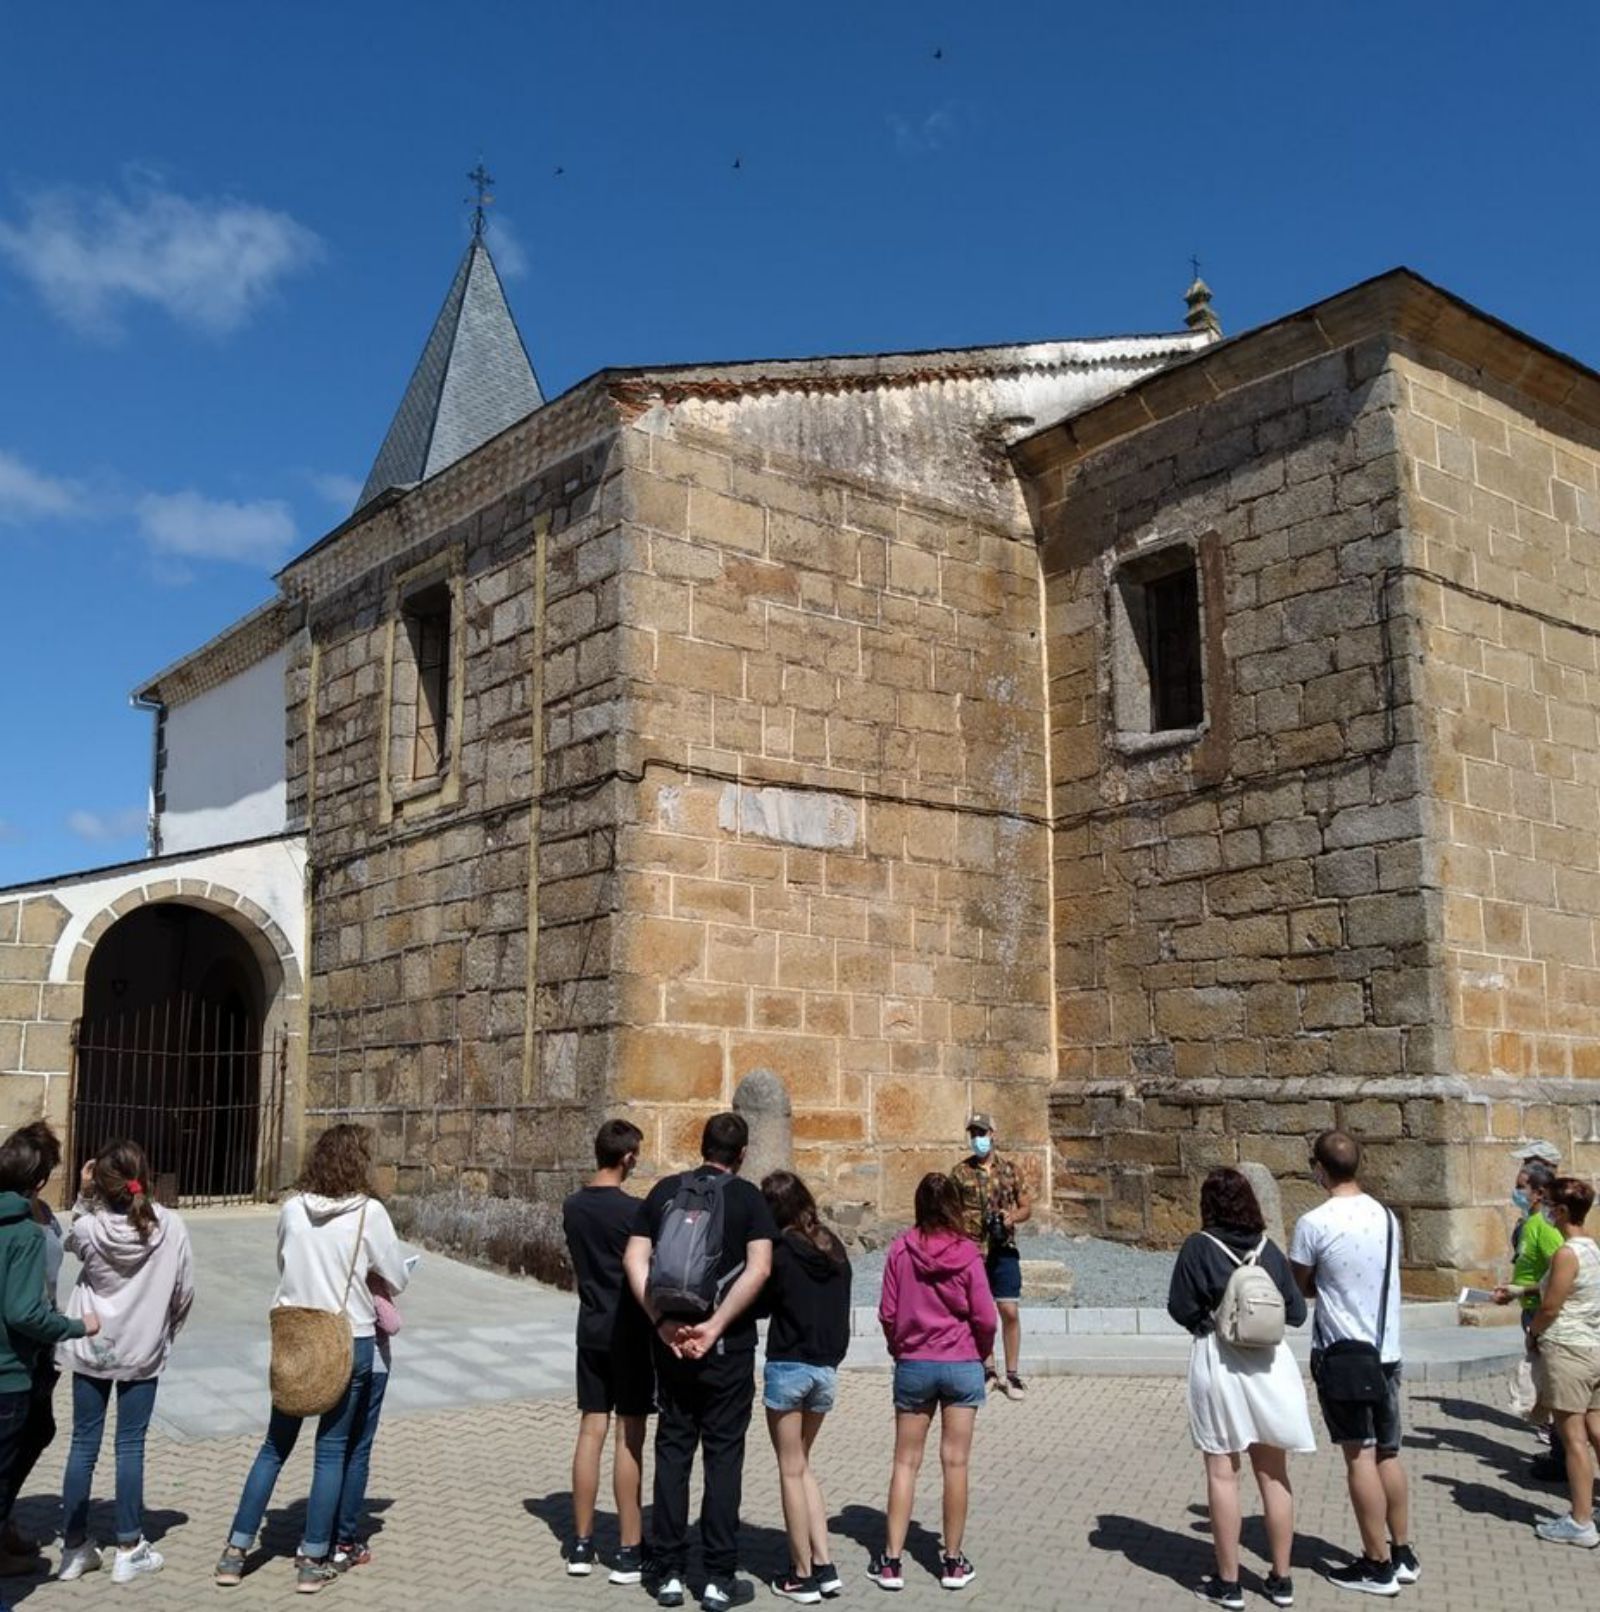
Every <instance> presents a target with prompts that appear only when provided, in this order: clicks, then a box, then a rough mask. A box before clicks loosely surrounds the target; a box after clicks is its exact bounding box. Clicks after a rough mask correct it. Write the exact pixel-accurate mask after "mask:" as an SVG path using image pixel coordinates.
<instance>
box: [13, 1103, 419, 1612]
mask: <svg viewBox="0 0 1600 1612" xmlns="http://www.w3.org/2000/svg"><path fill="white" fill-rule="evenodd" d="M60 1163H61V1144H60V1142H59V1141H58V1139H57V1138H56V1136H55V1134H54V1133H53V1132H52V1130H51V1129H50V1127H49V1126H48V1125H46V1124H43V1123H42V1122H41V1123H36V1124H33V1125H26V1126H23V1127H21V1128H20V1129H18V1130H16V1131H14V1132H13V1133H12V1134H11V1135H10V1136H9V1137H7V1138H6V1140H5V1142H4V1143H3V1144H0V1530H3V1532H0V1577H4V1576H15V1575H18V1574H23V1573H33V1572H38V1571H42V1570H43V1565H44V1564H43V1562H42V1561H41V1559H40V1550H41V1547H40V1543H39V1541H37V1540H33V1539H29V1538H27V1537H25V1536H24V1535H23V1534H22V1533H21V1532H20V1531H19V1530H18V1528H17V1526H16V1525H15V1523H14V1522H13V1520H12V1516H11V1512H12V1508H13V1505H14V1503H15V1501H16V1498H17V1495H18V1494H19V1493H20V1491H21V1488H22V1485H23V1484H24V1482H26V1480H27V1478H28V1475H29V1474H30V1473H31V1471H32V1470H33V1468H34V1466H35V1464H36V1463H37V1462H38V1460H39V1457H40V1456H41V1455H42V1454H43V1452H44V1450H45V1449H46V1448H47V1447H48V1446H49V1444H50V1443H51V1441H52V1440H53V1439H54V1437H55V1433H56V1425H55V1418H54V1411H53V1405H54V1399H55V1390H56V1385H57V1382H58V1381H59V1377H60V1374H61V1372H62V1371H68V1372H70V1373H71V1374H72V1392H71V1405H72V1434H71V1439H70V1441H69V1445H68V1454H67V1464H66V1472H65V1476H64V1477H63V1479H62V1513H63V1519H62V1550H61V1558H60V1562H59V1565H58V1567H57V1573H56V1576H57V1578H58V1579H60V1580H62V1581H64V1582H71V1581H73V1580H75V1579H79V1578H82V1577H83V1576H84V1574H86V1573H91V1572H95V1571H98V1570H99V1569H100V1568H101V1567H103V1566H104V1565H105V1554H104V1552H103V1551H102V1550H101V1548H100V1546H99V1545H98V1544H96V1543H95V1542H94V1541H93V1540H92V1539H91V1538H90V1536H89V1502H90V1494H91V1489H92V1486H93V1480H94V1470H95V1465H96V1462H97V1460H98V1457H99V1453H100V1446H101V1442H102V1438H103V1435H104V1432H105V1425H106V1420H107V1417H108V1415H109V1413H110V1410H111V1403H112V1399H113V1397H115V1400H116V1438H115V1448H116V1477H115V1527H116V1544H115V1548H114V1551H113V1553H112V1556H111V1577H112V1579H113V1580H114V1581H115V1582H117V1583H129V1582H132V1581H133V1580H135V1579H138V1578H140V1577H142V1576H143V1575H145V1574H149V1573H155V1572H159V1571H160V1570H161V1567H162V1566H163V1561H162V1557H161V1553H160V1552H159V1551H157V1550H156V1549H155V1548H154V1546H153V1545H151V1543H150V1542H149V1540H148V1539H147V1538H146V1537H145V1532H144V1457H145V1439H146V1434H147V1432H148V1429H149V1426H150V1419H151V1416H152V1414H153V1413H154V1410H155V1404H156V1394H157V1391H158V1387H159V1384H160V1380H161V1374H162V1372H163V1371H164V1370H165V1368H166V1365H167V1362H168V1359H169V1357H170V1355H171V1352H172V1346H173V1342H174V1340H175V1339H176V1337H177V1335H178V1333H179V1330H180V1329H181V1328H182V1326H183V1324H184V1321H185V1319H186V1318H187V1317H188V1315H189V1312H190V1309H191V1307H192V1305H193V1303H194V1294H195V1285H194V1264H193V1259H192V1256H191V1252H190V1244H189V1235H188V1231H187V1229H186V1228H185V1226H184V1223H183V1219H182V1217H181V1216H180V1215H178V1214H177V1213H175V1212H174V1211H173V1210H171V1209H168V1208H165V1207H164V1206H163V1205H161V1204H159V1203H157V1202H156V1201H155V1198H154V1195H153V1193H152V1190H151V1184H152V1183H151V1173H150V1165H149V1161H148V1160H147V1159H146V1157H145V1154H144V1151H143V1149H142V1148H141V1147H140V1146H139V1145H138V1144H137V1143H136V1142H132V1141H127V1140H119V1141H114V1142H111V1143H109V1144H108V1145H107V1146H105V1147H103V1148H102V1149H101V1150H100V1151H99V1152H98V1153H97V1154H96V1155H95V1156H94V1157H93V1158H92V1159H90V1160H89V1161H88V1162H87V1163H86V1164H85V1165H84V1166H83V1169H82V1172H81V1174H80V1177H79V1181H78V1189H79V1190H78V1197H77V1201H76V1203H75V1204H74V1206H73V1209H72V1211H71V1213H70V1216H69V1219H68V1223H67V1224H66V1226H65V1227H63V1226H62V1224H61V1222H60V1221H59V1220H58V1219H57V1218H56V1216H55V1215H54V1214H53V1213H52V1211H51V1210H50V1208H49V1206H48V1204H47V1203H46V1202H45V1201H44V1198H43V1197H42V1193H43V1190H44V1187H45V1185H46V1183H47V1182H48V1181H49V1180H50V1178H51V1176H52V1175H53V1174H54V1173H55V1171H56V1170H57V1168H58V1167H59V1165H60ZM371 1175H372V1160H371V1156H370V1152H369V1139H368V1133H367V1132H366V1130H364V1129H363V1128H362V1127H360V1126H356V1125H335V1126H333V1127H332V1128H331V1129H329V1130H328V1131H325V1132H324V1133H323V1135H322V1136H321V1137H320V1138H319V1139H318V1141H317V1144H316V1146H315V1147H314V1148H313V1150H312V1153H311V1157H310V1159H309V1161H308V1163H307V1165H306V1169H305V1172H304V1174H303V1175H302V1177H301V1180H300V1182H299V1184H298V1187H297V1188H296V1190H295V1191H294V1192H293V1193H292V1194H291V1195H290V1196H289V1197H288V1198H287V1199H286V1201H285V1203H284V1205H283V1207H282V1210H281V1212H280V1215H279V1222H278V1270H279V1285H278V1291H277V1294H276V1296H275V1298H274V1304H275V1305H303V1306H307V1307H309V1308H312V1309H317V1310H321V1311H324V1312H337V1313H340V1314H343V1315H344V1316H345V1318H346V1320H347V1322H348V1325H349V1329H350V1333H351V1372H350V1376H349V1379H348V1382H347V1385H346V1386H345V1388H344V1389H343V1391H342V1393H341V1394H340V1397H339V1399H338V1402H337V1403H336V1404H335V1405H334V1406H333V1407H332V1409H331V1410H330V1411H329V1412H328V1413H327V1414H325V1415H323V1416H322V1417H321V1418H320V1420H319V1423H318V1429H317V1439H316V1457H315V1462H314V1470H313V1478H312V1487H311V1496H310V1500H309V1503H308V1505H307V1509H306V1523H305V1536H304V1539H303V1540H302V1542H301V1544H300V1547H299V1550H298V1551H297V1553H296V1563H295V1578H296V1588H297V1589H298V1590H300V1591H301V1592H310V1593H314V1592H315V1591H317V1590H319V1589H321V1588H323V1587H324V1586H325V1585H326V1584H327V1583H328V1582H330V1581H331V1580H332V1579H333V1578H335V1577H336V1576H337V1575H338V1574H339V1573H341V1572H343V1571H346V1570H348V1569H349V1568H351V1567H355V1566H359V1565H361V1564H362V1563H363V1562H365V1561H367V1560H369V1559H370V1553H369V1552H368V1550H367V1548H366V1547H365V1546H364V1545H363V1544H361V1543H360V1541H359V1536H358V1532H357V1530H358V1527H359V1524H360V1519H361V1516H362V1513H363V1509H364V1506H365V1501H366V1481H367V1471H368V1460H369V1457H370V1453H371V1449H372V1440H373V1437H374V1435H375V1433H376V1431H377V1422H378V1413H379V1410H380V1408H381V1406H382V1403H383V1390H384V1385H385V1383H386V1381H387V1378H386V1376H385V1375H384V1373H385V1372H386V1371H387V1363H388V1353H389V1351H388V1343H387V1339H388V1337H389V1336H390V1335H392V1334H393V1332H395V1331H397V1330H398V1328H399V1315H398V1312H397V1311H396V1310H395V1309H394V1306H393V1303H392V1299H393V1297H394V1295H395V1294H397V1293H398V1292H399V1291H400V1290H401V1289H403V1288H404V1286H405V1284H406V1279H407V1275H408V1270H409V1267H408V1265H407V1262H406V1260H405V1259H404V1257H403V1256H402V1254H401V1250H400V1244H399V1240H398V1239H397V1237H396V1236H395V1231H394V1226H393V1224H392V1222H391V1221H390V1219H389V1216H388V1214H387V1212H386V1211H385V1209H384V1207H383V1205H382V1204H381V1203H380V1202H378V1200H377V1199H376V1198H375V1197H374V1196H373V1195H372V1181H371ZM68 1252H70V1253H72V1254H74V1255H76V1256H77V1259H78V1261H79V1273H78V1278H77V1280H76V1282H75V1283H74V1284H73V1285H72V1288H71V1290H70V1292H69V1293H68V1295H67V1297H66V1300H65V1303H64V1304H61V1303H60V1302H59V1298H58V1288H59V1283H60V1274H61V1267H62V1263H63V1257H64V1255H65V1254H66V1253H68ZM299 1431H300V1420H298V1419H296V1418H294V1417H291V1416H287V1415H285V1414H283V1413H282V1412H279V1411H276V1410H275V1411H274V1412H273V1414H272V1420H271V1423H270V1425H269V1427H268V1431H267V1438H266V1442H265V1443H264V1444H263V1446H262V1449H261V1453H260V1454H259V1455H258V1456H257V1457H256V1461H255V1464H254V1466H253V1467H252V1469H251V1471H250V1475H249V1478H248V1480H247V1481H246V1483H245V1487H244V1493H243V1496H242V1498H241V1499H240V1502H239V1508H238V1512H237V1515H236V1516H235V1519H234V1525H233V1529H232V1531H231V1532H230V1534H229V1536H228V1541H227V1544H226V1547H225V1548H224V1551H223V1554H222V1559H221V1560H220V1562H219V1563H218V1565H217V1571H216V1582H217V1583H218V1584H219V1585H223V1586H229V1585H234V1584H237V1583H239V1582H240V1579H241V1577H242V1576H243V1570H244V1565H245V1559H246V1554H247V1552H248V1551H249V1550H250V1549H251V1548H252V1547H253V1546H254V1544H255V1540H256V1535H257V1533H258V1532H259V1530H260V1527H261V1524H262V1520H263V1517H264V1514H265V1511H266V1507H267V1503H268V1501H269V1500H270V1499H271V1496H272V1490H273V1486H274V1483H275V1481H276V1479H277V1476H278V1471H279V1468H280V1467H281V1466H282V1464H283V1461H284V1460H285V1459H286V1458H287V1457H288V1454H289V1452H290V1451H291V1450H292V1449H293V1448H294V1444H295V1440H296V1438H297V1436H298V1434H299ZM6 1605H7V1603H6V1601H5V1599H4V1597H3V1596H0V1612H5V1608H6Z"/></svg>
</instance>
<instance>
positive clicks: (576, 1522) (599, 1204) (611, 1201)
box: [561, 1119, 655, 1584]
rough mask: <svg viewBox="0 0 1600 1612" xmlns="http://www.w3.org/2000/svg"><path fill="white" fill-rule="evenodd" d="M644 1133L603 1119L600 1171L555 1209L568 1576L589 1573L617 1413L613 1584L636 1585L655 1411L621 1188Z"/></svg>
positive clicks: (598, 1141) (627, 1202)
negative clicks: (562, 1266)
mask: <svg viewBox="0 0 1600 1612" xmlns="http://www.w3.org/2000/svg"><path fill="white" fill-rule="evenodd" d="M643 1140H644V1133H643V1132H642V1131H640V1129H639V1127H638V1126H637V1125H630V1124H629V1123H628V1121H627V1120H625V1119H612V1120H607V1121H606V1123H605V1124H604V1125H602V1126H601V1127H600V1130H599V1132H598V1134H597V1135H596V1136H595V1139H594V1157H595V1163H596V1164H597V1165H598V1166H599V1168H598V1169H597V1170H596V1171H595V1173H594V1175H593V1176H591V1177H590V1179H589V1184H588V1185H587V1186H584V1187H580V1188H579V1189H578V1190H577V1191H576V1192H574V1193H573V1194H572V1196H571V1197H569V1198H568V1199H567V1201H566V1202H565V1203H564V1204H563V1205H562V1206H561V1221H562V1226H563V1228H564V1229H565V1231H566V1234H567V1252H568V1253H569V1254H570V1255H571V1257H572V1269H573V1271H574V1273H575V1274H576V1276H577V1278H578V1418H579V1419H578V1444H577V1448H576V1449H575V1450H574V1451H573V1452H572V1522H573V1534H574V1538H573V1541H572V1545H571V1548H570V1549H569V1550H568V1552H567V1572H568V1573H570V1574H571V1575H573V1576H574V1577H585V1576H587V1575H588V1574H589V1573H590V1572H592V1571H593V1570H594V1563H595V1550H594V1510H595V1501H596V1498H597V1496H598V1494H599V1491H600V1457H601V1454H602V1453H603V1451H604V1450H605V1445H606V1431H607V1429H608V1427H609V1425H610V1422H611V1412H612V1411H613V1410H615V1411H616V1413H617V1438H616V1443H615V1445H614V1447H613V1450H612V1458H611V1460H612V1472H611V1481H612V1490H613V1493H614V1495H615V1498H616V1502H617V1521H618V1524H619V1526H620V1528H621V1533H622V1548H621V1550H620V1551H619V1552H618V1555H617V1561H616V1566H615V1567H614V1568H613V1569H612V1572H611V1582H612V1583H613V1584H637V1583H638V1582H639V1579H640V1576H641V1574H642V1572H643V1567H644V1562H643V1532H644V1525H643V1519H642V1513H641V1505H642V1494H641V1484H642V1477H641V1466H642V1463H643V1461H644V1424H645V1418H646V1417H647V1416H648V1415H649V1414H650V1412H651V1411H652V1410H653V1409H654V1408H655V1405H654V1400H655V1372H654V1368H653V1366H652V1363H651V1359H650V1323H649V1322H648V1321H647V1320H646V1319H645V1315H644V1312H643V1311H642V1310H641V1309H640V1308H639V1306H638V1305H637V1304H636V1303H635V1302H634V1298H633V1294H632V1293H630V1292H629V1291H628V1283H627V1278H626V1277H625V1275H624V1274H623V1269H622V1256H623V1253H624V1251H625V1250H626V1249H627V1246H628V1238H629V1236H630V1235H631V1234H632V1231H633V1228H634V1223H635V1221H636V1220H637V1218H638V1214H639V1200H638V1199H637V1198H635V1197H634V1196H632V1194H631V1193H627V1192H624V1191H623V1190H622V1183H623V1182H624V1181H626V1180H627V1179H628V1177H629V1176H630V1175H631V1174H632V1173H633V1172H634V1170H636V1169H637V1168H638V1165H639V1145H640V1143H641V1142H642V1141H643Z"/></svg>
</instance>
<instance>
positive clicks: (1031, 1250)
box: [851, 1232, 1176, 1308]
mask: <svg viewBox="0 0 1600 1612" xmlns="http://www.w3.org/2000/svg"><path fill="white" fill-rule="evenodd" d="M1017 1247H1018V1250H1019V1251H1020V1253H1021V1255H1022V1257H1023V1258H1024V1259H1058V1260H1060V1261H1061V1263H1062V1264H1063V1265H1065V1266H1066V1267H1067V1269H1068V1270H1069V1271H1071V1272H1072V1277H1073V1289H1072V1297H1071V1298H1070V1299H1068V1300H1067V1301H1066V1302H1067V1303H1068V1304H1069V1305H1073V1306H1088V1307H1090V1308H1099V1307H1101V1306H1114V1305H1130V1304H1131V1305H1165V1304H1166V1302H1167V1286H1168V1284H1169V1283H1170V1282H1171V1280H1172V1262H1173V1260H1174V1258H1175V1257H1176V1256H1175V1255H1174V1254H1172V1253H1170V1252H1166V1253H1164V1252H1161V1251H1159V1250H1152V1249H1148V1248H1132V1247H1129V1246H1128V1244H1126V1243H1114V1242H1108V1241H1107V1240H1106V1239H1104V1238H1101V1237H1063V1236H1060V1235H1059V1234H1057V1233H1055V1232H1042V1233H1040V1234H1038V1235H1035V1236H1029V1235H1027V1234H1026V1233H1023V1234H1022V1235H1021V1236H1020V1237H1019V1238H1018V1240H1017ZM883 1259H884V1256H883V1254H882V1253H881V1252H880V1253H872V1254H857V1255H855V1256H854V1257H853V1259H852V1260H851V1267H852V1275H853V1281H852V1283H851V1296H852V1298H853V1301H854V1302H855V1303H856V1304H859V1305H875V1304H876V1303H877V1302H878V1292H879V1289H880V1288H881V1287H882V1285H883ZM1022 1302H1023V1303H1024V1304H1027V1303H1029V1302H1030V1300H1029V1297H1028V1291H1027V1288H1026V1287H1024V1288H1023V1291H1022ZM1032 1302H1034V1303H1054V1304H1060V1303H1061V1302H1062V1301H1061V1300H1059V1299H1055V1300H1039V1299H1035V1300H1033V1301H1032Z"/></svg>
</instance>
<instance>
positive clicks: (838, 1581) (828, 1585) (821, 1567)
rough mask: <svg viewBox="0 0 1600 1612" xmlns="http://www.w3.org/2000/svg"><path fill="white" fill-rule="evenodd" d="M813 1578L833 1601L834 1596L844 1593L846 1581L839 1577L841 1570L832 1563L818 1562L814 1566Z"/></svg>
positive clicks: (812, 1570) (812, 1569)
mask: <svg viewBox="0 0 1600 1612" xmlns="http://www.w3.org/2000/svg"><path fill="white" fill-rule="evenodd" d="M811 1576H812V1577H813V1578H814V1579H815V1580H816V1581H817V1588H818V1589H819V1590H821V1591H822V1593H823V1594H824V1595H825V1596H827V1598H828V1599H829V1600H830V1601H831V1600H832V1599H833V1598H834V1596H836V1595H842V1594H843V1593H844V1580H843V1579H842V1578H840V1577H839V1569H838V1568H837V1567H835V1566H834V1565H833V1563H832V1562H816V1563H814V1564H813V1565H812V1568H811Z"/></svg>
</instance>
